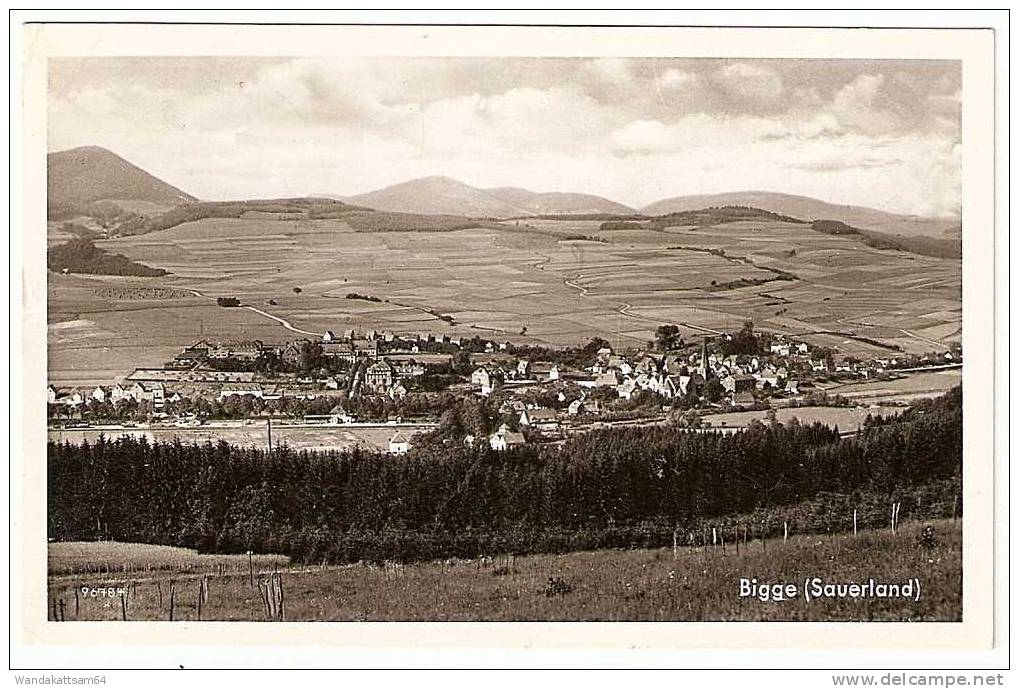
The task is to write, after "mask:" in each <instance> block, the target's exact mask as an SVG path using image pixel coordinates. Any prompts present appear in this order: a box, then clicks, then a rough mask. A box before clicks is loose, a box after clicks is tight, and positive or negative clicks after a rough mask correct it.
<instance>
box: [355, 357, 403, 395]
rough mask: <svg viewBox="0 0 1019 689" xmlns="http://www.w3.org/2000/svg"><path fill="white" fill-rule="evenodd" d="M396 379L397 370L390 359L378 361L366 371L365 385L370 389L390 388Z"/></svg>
mask: <svg viewBox="0 0 1019 689" xmlns="http://www.w3.org/2000/svg"><path fill="white" fill-rule="evenodd" d="M394 380H396V371H394V370H393V367H392V366H390V365H389V362H388V361H376V362H375V363H373V364H372V365H371V366H369V367H368V368H367V369H365V372H364V383H363V385H364V386H365V387H366V388H368V389H370V390H388V389H389V388H390V386H392V384H393V381H394Z"/></svg>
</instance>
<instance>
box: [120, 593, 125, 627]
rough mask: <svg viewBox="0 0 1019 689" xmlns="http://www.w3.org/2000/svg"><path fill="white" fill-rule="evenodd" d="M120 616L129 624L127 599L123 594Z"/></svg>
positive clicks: (121, 596)
mask: <svg viewBox="0 0 1019 689" xmlns="http://www.w3.org/2000/svg"><path fill="white" fill-rule="evenodd" d="M120 616H121V617H122V618H123V620H124V621H125V622H127V598H126V597H125V596H124V594H123V593H122V594H120Z"/></svg>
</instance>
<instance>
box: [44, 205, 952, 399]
mask: <svg viewBox="0 0 1019 689" xmlns="http://www.w3.org/2000/svg"><path fill="white" fill-rule="evenodd" d="M599 226H600V223H598V222H593V221H554V220H547V221H539V220H533V221H532V220H528V221H526V222H524V221H506V222H505V223H504V229H491V228H475V229H467V230H457V231H452V232H434V231H433V232H410V231H408V232H366V231H355V230H354V229H352V228H351V227H349V226H348V225H346V224H345V223H344V222H342V221H341V220H335V219H332V220H308V219H278V218H277V217H275V216H271V217H264V216H258V217H245V218H225V219H224V218H219V219H206V220H201V221H198V222H192V223H186V224H183V225H180V226H177V227H174V228H171V229H169V230H163V231H159V232H153V233H149V234H145V235H141V236H135V237H124V238H119V239H115V240H109V241H102V242H99V243H98V245H100V246H102V247H103V248H104V249H107V250H109V251H112V252H116V253H122V254H125V255H127V256H128V257H129V258H132V259H134V260H137V261H140V262H142V263H146V264H148V265H151V266H156V267H161V268H165V269H167V270H169V271H171V273H172V275H170V276H167V277H164V278H148V279H137V278H135V279H127V278H104V277H97V276H92V277H84V276H58V275H51V276H50V291H49V298H50V299H49V320H50V324H51V344H50V364H51V379H52V380H53V381H55V382H58V383H65V384H66V383H74V382H82V383H87V382H97V381H98V380H105V381H108V380H110V378H111V377H113V376H111V375H109V374H110V373H115V372H121V374H123V373H126V372H127V371H129V370H130V369H131V368H133V367H134V366H138V365H154V364H157V363H159V362H160V361H162V360H165V359H166V358H167V357H168V356H169V355H170V354H172V353H173V351H174V350H175V349H176V348H177V347H179V346H181V345H183V344H185V343H186V342H188V341H191V340H194V339H197V338H198V337H199V336H203V337H208V338H210V339H223V340H229V339H254V338H257V339H262V340H264V341H267V342H278V341H282V340H286V339H293V338H295V337H300V336H303V335H301V334H300V333H297V332H294V331H293V330H291V329H287V328H286V327H285V326H284V325H283V324H281V323H280V322H278V321H275V320H272V319H271V318H269V317H267V316H265V315H262V314H258V313H255V312H253V311H249V310H246V309H223V308H219V307H217V306H215V302H214V300H215V297H217V296H238V297H240V298H241V299H242V300H243V301H244V302H245V303H247V304H251V305H253V306H255V307H257V308H260V309H262V310H264V311H266V312H267V313H269V314H271V315H274V316H277V317H280V318H282V319H284V320H285V321H287V322H288V323H289V324H290V325H291V327H292V328H293V329H296V330H300V331H305V332H308V333H321V332H323V331H325V330H326V329H330V330H340V329H344V328H351V327H352V328H376V329H389V330H393V331H396V332H429V331H430V332H446V333H450V334H458V335H462V336H473V335H483V336H490V337H493V338H494V339H509V338H510V337H512V338H513V339H514V340H515V341H521V342H528V341H530V342H539V343H550V344H570V343H582V342H585V341H586V340H587V339H589V338H591V337H593V336H602V337H606V338H607V339H609V340H610V341H612V342H613V343H615V344H622V345H627V344H629V345H633V344H638V345H639V344H642V343H644V342H646V341H647V340H649V339H651V338H652V336H653V331H654V329H655V327H657V326H658V325H659V324H662V323H677V324H682V327H683V330H684V332H685V333H686V334H687V335H688V336H700V335H704V334H706V333H710V332H712V331H720V330H735V329H737V328H738V327H739V326H740V325H741V324H742V322H743V320H745V319H747V318H752V319H753V320H754V322H755V323H756V324H757V325H758V327H759V328H761V329H764V330H772V331H777V332H784V333H788V334H791V335H796V336H798V337H801V338H802V339H804V340H807V341H809V342H813V343H816V344H818V345H826V346H831V347H834V348H836V349H837V350H840V351H843V352H845V353H847V354H853V355H856V356H863V357H871V356H881V355H889V354H890V353H892V350H889V349H887V348H884V347H882V346H880V345H875V344H872V343H869V342H867V341H864V340H862V339H857V338H860V337H864V338H870V339H871V340H875V341H878V342H881V343H886V344H888V345H895V346H899V347H901V348H902V349H903V350H905V351H911V352H926V351H931V350H937V349H942V348H944V347H945V346H946V345H947V343H948V342H951V341H957V340H958V339H959V334H960V331H959V329H960V327H961V306H960V294H961V287H960V284H961V275H960V262H959V261H953V260H948V259H937V258H929V257H924V256H918V255H913V254H908V253H903V252H899V251H881V250H877V249H872V248H870V247H867V246H866V245H864V244H863V243H862V242H860V241H858V240H855V239H852V238H850V237H845V236H836V235H826V234H822V233H818V232H814V231H812V230H811V229H810V228H809V226H806V225H797V224H787V223H780V222H754V223H748V222H739V223H729V224H725V225H718V226H709V227H690V226H687V227H671V228H667V229H666V230H664V231H656V230H653V229H650V228H643V229H627V230H610V231H601V230H600V229H599ZM577 236H585V237H591V238H594V239H597V240H598V241H590V240H583V239H573V238H572V237H577ZM708 250H722V251H724V253H725V255H724V256H722V255H717V254H716V253H709V252H708ZM774 271H785V272H786V273H790V274H792V275H795V276H797V278H798V279H795V280H780V279H775V278H777V277H779V276H780V274H779V273H776V272H774ZM740 281H743V282H740ZM110 284H117V285H125V284H126V285H139V286H145V287H153V286H166V287H173V288H180V289H188V290H195V293H193V294H190V293H189V296H186V297H182V298H177V299H144V298H134V297H129V296H126V293H125V294H122V295H121V296H118V297H117V298H111V297H110V296H108V293H106V292H103V291H102V288H104V287H106V286H107V285H110ZM740 284H742V285H745V286H738V285H740ZM294 288H298V289H299V290H300V293H296V292H295V291H294ZM350 292H358V293H361V294H368V295H373V296H376V297H379V298H381V299H383V300H385V301H383V302H382V303H375V302H368V301H362V300H351V299H346V298H345V296H346V295H347V294H348V293H350ZM100 295H103V296H100ZM270 299H271V300H273V301H274V302H276V303H275V304H273V305H269V304H267V302H268V300H270ZM438 314H444V315H448V316H452V317H453V318H454V319H455V321H456V322H455V323H453V324H451V323H448V322H446V321H444V320H441V319H440V318H439V317H438ZM525 327H526V336H522V335H521V334H520V333H521V331H522V330H523V328H525Z"/></svg>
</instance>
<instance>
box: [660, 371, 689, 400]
mask: <svg viewBox="0 0 1019 689" xmlns="http://www.w3.org/2000/svg"><path fill="white" fill-rule="evenodd" d="M689 385H690V376H688V375H675V376H666V377H665V392H664V393H662V394H664V395H665V396H666V397H670V398H671V397H682V396H683V395H685V394H686V389H687V387H688V386H689Z"/></svg>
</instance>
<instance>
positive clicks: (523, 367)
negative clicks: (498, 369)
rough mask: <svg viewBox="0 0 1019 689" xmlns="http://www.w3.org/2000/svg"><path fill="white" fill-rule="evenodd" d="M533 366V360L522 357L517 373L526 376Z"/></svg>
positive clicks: (522, 376)
mask: <svg viewBox="0 0 1019 689" xmlns="http://www.w3.org/2000/svg"><path fill="white" fill-rule="evenodd" d="M530 367H531V362H530V361H528V360H527V359H521V360H520V361H518V362H517V375H518V376H519V377H521V378H526V377H527V374H528V372H529V369H530Z"/></svg>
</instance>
